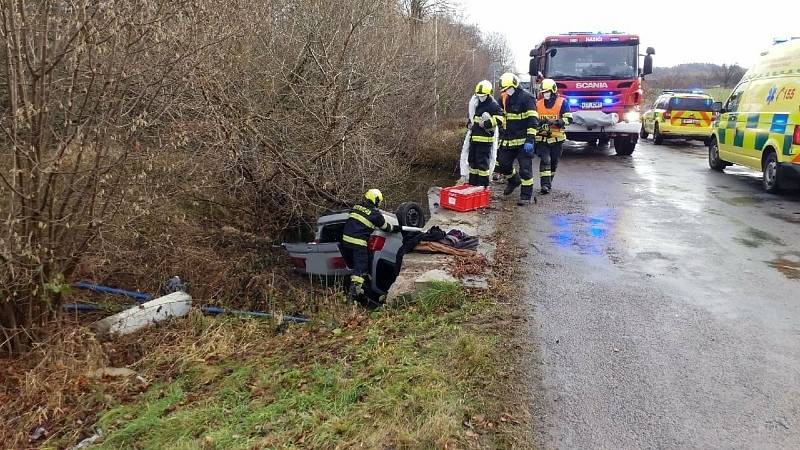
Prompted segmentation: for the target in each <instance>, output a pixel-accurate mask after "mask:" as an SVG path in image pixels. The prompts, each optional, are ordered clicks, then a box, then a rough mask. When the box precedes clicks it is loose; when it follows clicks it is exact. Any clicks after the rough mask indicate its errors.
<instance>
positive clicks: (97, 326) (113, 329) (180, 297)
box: [91, 291, 192, 336]
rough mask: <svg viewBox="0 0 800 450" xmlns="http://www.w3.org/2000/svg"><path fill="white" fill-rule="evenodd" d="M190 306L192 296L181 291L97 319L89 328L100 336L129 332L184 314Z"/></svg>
mask: <svg viewBox="0 0 800 450" xmlns="http://www.w3.org/2000/svg"><path fill="white" fill-rule="evenodd" d="M191 307H192V297H191V296H190V295H189V294H187V293H185V292H182V291H179V292H173V293H172V294H169V295H165V296H163V297H159V298H157V299H154V300H150V301H149V302H145V303H142V304H141V305H136V306H134V307H133V308H129V309H126V310H125V311H122V312H120V313H118V314H114V315H113V316H109V317H106V318H105V319H102V320H98V321H97V322H95V323H93V324H92V325H91V328H92V329H93V330H94V331H95V332H96V333H97V334H98V335H101V336H107V335H114V334H121V335H124V334H130V333H133V332H134V331H137V330H140V329H142V328H144V327H146V326H148V325H151V324H153V323H157V322H161V321H163V320H166V319H168V318H170V317H180V316H184V315H186V314H187V313H188V312H189V310H190V309H191Z"/></svg>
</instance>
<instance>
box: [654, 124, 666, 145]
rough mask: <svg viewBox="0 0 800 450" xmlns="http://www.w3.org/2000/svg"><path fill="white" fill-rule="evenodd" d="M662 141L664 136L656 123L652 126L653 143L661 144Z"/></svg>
mask: <svg viewBox="0 0 800 450" xmlns="http://www.w3.org/2000/svg"><path fill="white" fill-rule="evenodd" d="M663 143H664V136H662V135H661V132H660V131H659V130H658V124H655V125H654V126H653V144H656V145H661V144H663Z"/></svg>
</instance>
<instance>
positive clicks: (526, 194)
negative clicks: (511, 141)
mask: <svg viewBox="0 0 800 450" xmlns="http://www.w3.org/2000/svg"><path fill="white" fill-rule="evenodd" d="M533 156H534V155H533V153H531V154H526V153H525V152H524V151H523V150H522V146H519V147H500V148H499V149H498V150H497V168H496V169H495V170H497V173H499V174H501V175H505V177H506V179H507V180H508V183H509V185H510V186H514V187H516V186H519V185H522V187H521V188H520V193H519V198H520V199H522V200H530V199H531V197H533ZM514 160H516V161H517V163H518V164H519V173H517V171H516V170H514Z"/></svg>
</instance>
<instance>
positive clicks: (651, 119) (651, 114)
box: [644, 97, 661, 133]
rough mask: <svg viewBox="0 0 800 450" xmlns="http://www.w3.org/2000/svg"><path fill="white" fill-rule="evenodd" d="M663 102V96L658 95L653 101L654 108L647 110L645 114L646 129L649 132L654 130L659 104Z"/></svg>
mask: <svg viewBox="0 0 800 450" xmlns="http://www.w3.org/2000/svg"><path fill="white" fill-rule="evenodd" d="M660 103H661V97H658V98H657V99H656V101H655V102H653V106H652V108H650V110H649V111H647V112H646V113H645V115H644V129H645V131H647V132H648V133H652V132H653V128H654V126H653V124H654V123H655V120H656V114H658V105H659V104H660Z"/></svg>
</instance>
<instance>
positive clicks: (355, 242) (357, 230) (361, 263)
mask: <svg viewBox="0 0 800 450" xmlns="http://www.w3.org/2000/svg"><path fill="white" fill-rule="evenodd" d="M382 203H383V194H382V193H381V191H379V190H378V189H370V190H368V191H367V192H366V193H365V194H364V198H363V199H362V201H361V202H360V203H358V204H357V205H355V206H353V209H352V210H350V216H349V217H348V219H347V221H346V222H345V223H344V229H343V230H342V240H341V242H339V251H340V252H341V253H342V258H344V262H345V263H346V264H347V267H348V268H349V269H350V270H351V272H352V274H351V275H350V292H349V293H348V297H350V299H355V298H358V297H359V296H361V295H363V294H364V283H365V282H366V281H368V280H369V274H370V267H369V261H370V257H369V251H368V249H367V240H368V239H369V237H370V235H372V232H373V231H375V229H376V228H377V229H380V230H383V231H388V232H391V233H399V232H400V226H398V225H391V224H389V223H388V222H386V219H384V217H383V213H381V211H380V209H378V208H380V206H381V204H382Z"/></svg>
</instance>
